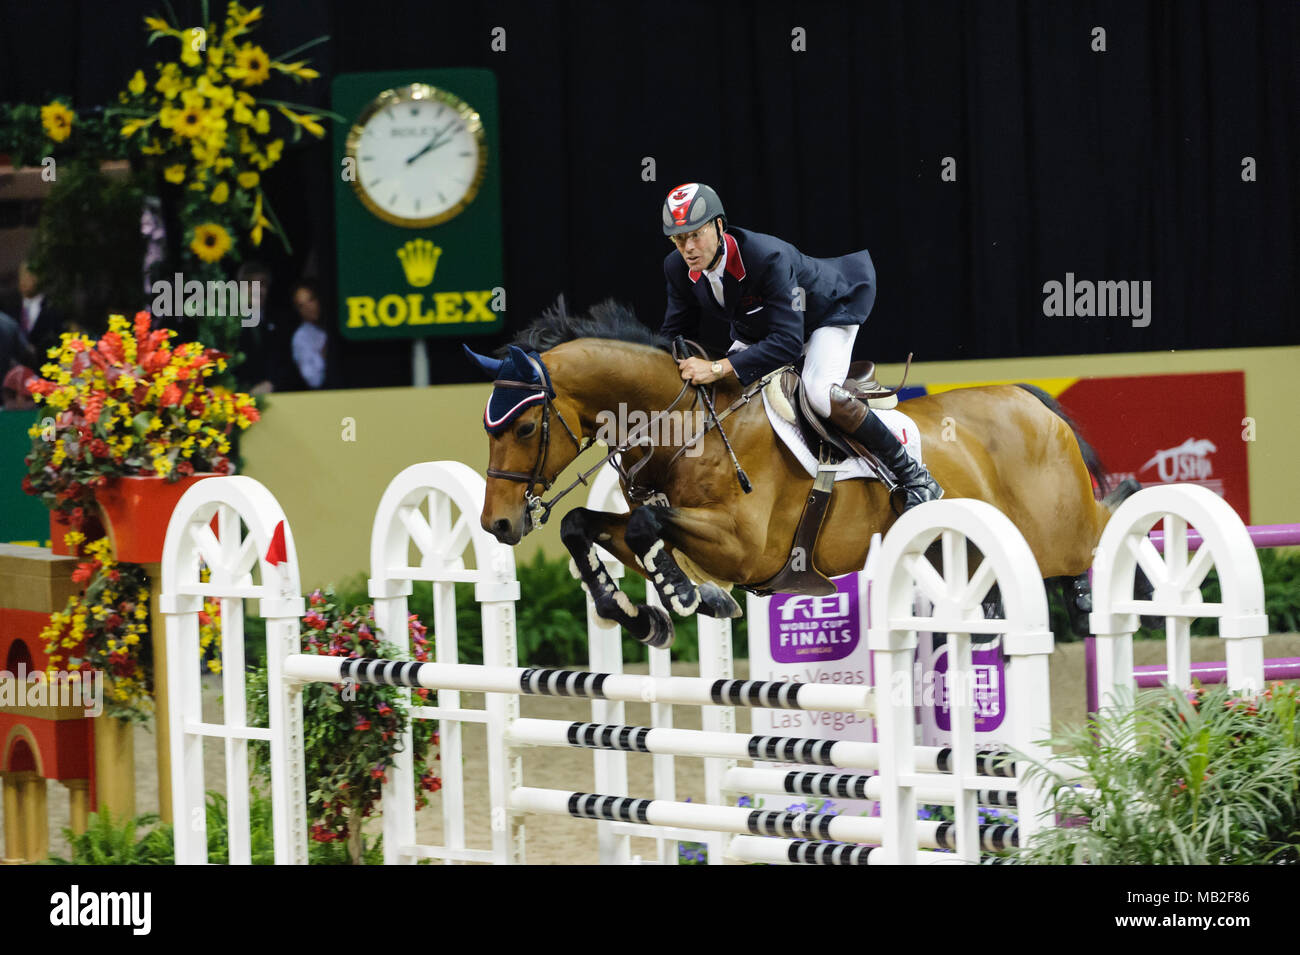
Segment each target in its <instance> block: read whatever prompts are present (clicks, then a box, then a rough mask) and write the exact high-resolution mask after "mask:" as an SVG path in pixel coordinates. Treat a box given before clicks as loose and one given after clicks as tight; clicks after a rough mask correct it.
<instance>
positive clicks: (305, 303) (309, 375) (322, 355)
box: [293, 279, 329, 389]
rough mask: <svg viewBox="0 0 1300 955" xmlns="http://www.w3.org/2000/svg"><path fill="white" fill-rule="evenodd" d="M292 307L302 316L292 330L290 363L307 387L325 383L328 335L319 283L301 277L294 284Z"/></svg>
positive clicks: (319, 386)
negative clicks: (324, 322)
mask: <svg viewBox="0 0 1300 955" xmlns="http://www.w3.org/2000/svg"><path fill="white" fill-rule="evenodd" d="M293 307H294V310H295V311H297V313H298V317H299V318H301V319H302V322H301V323H300V324H299V325H298V328H297V329H296V330H295V331H294V333H293V363H294V365H295V366H296V367H297V369H298V374H300V375H301V376H302V380H303V382H304V383H305V384H306V385H307V387H308V388H311V389H317V388H321V387H324V385H325V371H326V367H327V350H328V348H329V336H328V335H327V334H326V332H325V329H324V328H322V327H321V311H322V310H321V294H320V286H318V285H317V284H316V283H315V282H313V281H312V280H311V279H303V280H302V281H300V282H299V283H298V284H297V285H295V286H294V287H293Z"/></svg>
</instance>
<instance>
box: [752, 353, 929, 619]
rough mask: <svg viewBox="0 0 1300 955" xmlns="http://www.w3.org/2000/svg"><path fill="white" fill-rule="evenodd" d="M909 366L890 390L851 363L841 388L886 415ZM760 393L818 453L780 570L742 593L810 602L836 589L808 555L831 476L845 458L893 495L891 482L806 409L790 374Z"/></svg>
mask: <svg viewBox="0 0 1300 955" xmlns="http://www.w3.org/2000/svg"><path fill="white" fill-rule="evenodd" d="M911 364H912V356H911V355H910V354H909V355H908V356H907V365H906V366H905V367H904V369H903V380H902V381H900V382H899V383H898V386H897V387H895V388H885V387H883V386H882V385H881V384H880V383H879V382H878V381H876V365H875V362H870V361H863V362H854V363H853V364H852V365H850V366H849V373H848V377H847V378H846V379H845V380H844V384H843V385H842V386H841V387H843V388H844V390H845V391H847V392H849V393H850V394H852V395H853V396H854V397H856V398H859V399H861V400H862V401H865V402H866V403H867V404H868V405H869V406H870V407H872V408H878V409H882V410H887V409H890V408H893V407H895V406H896V405H897V404H898V392H899V390H900V389H901V388H902V387H903V385H904V383H906V381H907V372H908V370H909V369H910V368H911ZM765 391H766V392H767V394H768V398H769V399H770V403H771V405H772V407H773V408H775V409H776V411H777V413H778V414H779V415H780V416H781V417H782V418H785V419H786V420H787V421H789V422H791V423H792V424H795V425H797V426H798V428H799V430H800V432H801V433H802V434H803V437H804V440H805V441H807V443H808V447H810V448H816V449H817V477H816V479H815V480H814V481H813V486H812V490H811V491H809V493H808V499H807V500H806V501H805V502H804V507H803V513H802V514H800V515H799V524H798V526H797V527H796V528H795V532H794V543H793V545H792V546H791V548H790V557H789V558H788V559H787V560H786V562H785V566H784V567H782V568H781V570H780V571H778V572H777V573H776V575H775V576H773V577H770V578H769V579H767V580H765V581H763V582H762V583H761V584H758V585H756V586H754V587H749V588H747V589H749V590H751V591H752V592H754V593H755V594H757V595H759V596H760V597H766V596H769V595H771V594H774V593H797V594H809V595H812V596H815V597H823V596H826V595H828V594H833V593H835V584H834V583H832V582H831V580H830V578H829V577H827V576H826V575H825V574H823V573H822V572H821V571H820V570H818V569H817V567H816V565H815V564H814V563H813V554H815V553H816V549H817V541H818V538H820V537H821V529H822V522H823V521H824V520H825V518H826V511H827V509H828V508H829V507H830V502H831V494H832V493H833V492H834V490H835V472H836V471H837V470H838V466H839V465H840V464H841V463H842V462H843V461H844V460H845V459H846V458H850V457H863V458H866V459H867V460H868V461H869V462H870V463H871V465H872V467H873V468H875V470H876V473H877V474H879V475H880V478H881V480H882V481H884V482H885V485H886V486H887V487H889V488H890V490H891V491H892V490H893V482H892V481H891V479H890V478H891V476H890V474H889V471H888V470H887V469H886V468H885V467H884V465H883V464H881V463H880V461H879V460H877V458H876V456H875V455H873V454H872V453H871V452H870V451H868V450H867V449H866V448H864V447H863V446H862V445H861V444H860V443H859V442H858V441H856V440H855V439H853V438H852V437H851V436H849V435H846V434H844V433H843V432H842V431H840V430H839V429H838V428H836V427H835V426H834V425H833V424H831V423H830V422H829V421H826V420H825V419H823V418H821V417H820V416H818V415H817V413H816V412H814V411H813V410H812V408H811V407H809V405H808V399H807V396H806V394H805V392H804V388H803V387H802V382H801V380H800V378H799V373H798V372H797V371H796V370H795V369H794V368H787V369H785V371H784V372H783V373H782V374H781V375H779V376H778V377H776V378H774V379H773V380H772V381H771V382H769V383H768V385H767V387H766V389H765Z"/></svg>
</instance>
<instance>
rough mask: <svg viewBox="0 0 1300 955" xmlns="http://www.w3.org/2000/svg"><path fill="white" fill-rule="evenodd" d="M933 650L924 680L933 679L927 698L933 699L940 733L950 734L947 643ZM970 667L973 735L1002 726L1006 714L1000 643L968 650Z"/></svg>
mask: <svg viewBox="0 0 1300 955" xmlns="http://www.w3.org/2000/svg"><path fill="white" fill-rule="evenodd" d="M940 639H942V640H943V643H942V644H941V645H940V646H938V647H936V649H935V657H934V660H933V664H932V665H933V669H932V671H931V672H930V673H929V674H926V677H928V678H930V679H932V680H933V683H932V684H931V686H932V691H931V693H930V694H925V695H930V696H932V697H933V700H934V708H933V712H934V725H935V727H936V728H937V729H939V730H940V732H944V733H950V732H952V711H951V709H950V708H949V702H948V700H949V693H950V692H951V691H952V688H951V687H949V686H948V641H947V639H946V638H943V637H940ZM971 666H972V668H973V669H974V671H975V732H977V733H989V732H992V731H993V730H996V729H997V728H998V727H999V726H1001V725H1002V720H1003V718H1004V717H1005V716H1006V713H1007V698H1006V687H1007V674H1006V667H1005V664H1004V662H1003V659H1002V650H1001V641H1000V640H999V641H996V642H994V643H992V644H988V645H984V646H977V647H972V648H971Z"/></svg>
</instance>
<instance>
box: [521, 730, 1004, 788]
mask: <svg viewBox="0 0 1300 955" xmlns="http://www.w3.org/2000/svg"><path fill="white" fill-rule="evenodd" d="M510 741H511V743H513V744H515V745H519V746H572V747H575V748H579V749H611V750H619V751H622V752H626V753H657V754H665V755H671V756H697V757H701V758H708V757H717V756H721V757H724V758H727V759H756V760H766V761H768V762H780V763H803V764H805V765H809V766H834V767H839V768H842V769H855V768H856V769H875V768H876V767H877V766H878V765H879V762H880V744H878V743H859V742H854V741H852V740H835V739H816V738H809V737H798V736H751V735H749V734H747V733H710V732H707V731H705V730H681V729H665V728H661V727H652V726H619V725H615V724H601V723H566V722H564V721H563V720H538V719H520V720H515V722H514V724H513V725H512V726H511V728H510ZM954 763H955V754H954V753H953V750H952V747H949V746H918V747H916V764H917V765H916V768H917V771H918V772H923V773H951V772H952V771H953V765H954ZM975 763H976V769H977V771H978V772H979V774H980V775H983V776H1002V777H1006V778H1010V777H1013V776H1014V775H1015V764H1014V763H1013V762H1011V760H1010V759H1009V757H1008V754H1007V753H1005V752H1002V751H994V750H990V751H984V752H979V753H976V754H975Z"/></svg>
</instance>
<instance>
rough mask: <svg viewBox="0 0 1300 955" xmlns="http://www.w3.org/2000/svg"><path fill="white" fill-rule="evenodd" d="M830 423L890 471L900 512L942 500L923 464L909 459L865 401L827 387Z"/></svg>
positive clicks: (891, 433)
mask: <svg viewBox="0 0 1300 955" xmlns="http://www.w3.org/2000/svg"><path fill="white" fill-rule="evenodd" d="M830 420H831V423H832V424H834V425H835V426H836V427H837V428H839V429H840V430H841V431H843V432H844V433H845V434H848V435H851V436H852V437H853V438H855V439H856V440H857V441H859V442H860V443H861V444H862V445H863V446H864V447H865V448H866V449H867V450H868V451H870V452H871V453H872V454H874V455H875V456H876V457H877V458H879V459H880V461H881V463H882V464H884V465H885V467H887V468H889V470H890V471H891V472H893V475H894V478H895V479H896V480H897V481H898V484H899V487H900V489H901V490H902V492H903V511H909V510H911V509H912V508H914V507H916V505H918V504H923V503H925V502H926V501H935V500H938V499H939V498H941V497H943V488H941V487H939V485H938V484H937V483H936V482H935V480H934V478H932V477H930V472H929V471H927V470H926V469H925V467H924V466H923V465H921V464H918V463H917V462H916V461H915V460H913V458H912V456H911V455H910V454H908V453H907V449H906V448H904V447H903V445H902V444H901V443H900V442H899V440H898V438H896V437H894V432H892V431H890V430H889V428H887V427H885V423H884V422H883V421H881V420H880V419H879V418H878V417H876V416H875V415H874V414H872V412H871V409H870V408H869V407H868V406H867V405H866V403H865V402H863V401H860V400H858V399H857V398H855V397H854V396H853V395H851V394H849V393H848V392H847V391H845V390H844V389H843V388H841V387H840V386H839V385H832V386H831V414H830ZM900 513H902V512H900Z"/></svg>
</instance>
